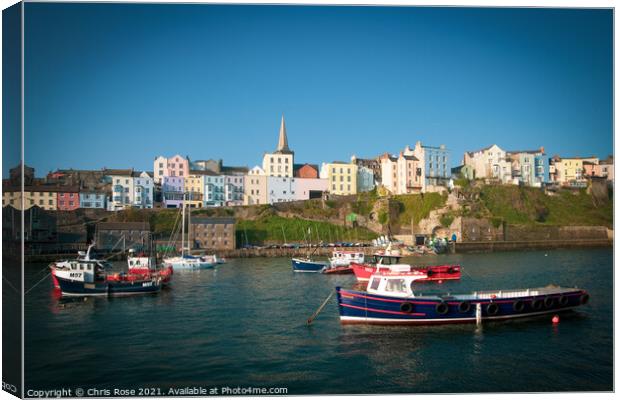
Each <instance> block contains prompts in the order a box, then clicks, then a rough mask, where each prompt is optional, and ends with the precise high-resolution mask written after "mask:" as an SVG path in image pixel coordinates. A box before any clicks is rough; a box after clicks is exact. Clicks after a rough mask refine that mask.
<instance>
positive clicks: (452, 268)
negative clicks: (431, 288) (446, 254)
mask: <svg viewBox="0 0 620 400" xmlns="http://www.w3.org/2000/svg"><path fill="white" fill-rule="evenodd" d="M455 272H456V268H454V267H450V268H448V273H449V274H453V273H455Z"/></svg>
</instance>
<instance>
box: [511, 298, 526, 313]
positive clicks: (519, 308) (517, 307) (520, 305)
mask: <svg viewBox="0 0 620 400" xmlns="http://www.w3.org/2000/svg"><path fill="white" fill-rule="evenodd" d="M524 308H525V303H523V301H522V300H516V301H515V302H514V303H512V309H513V310H514V311H516V312H521V311H523V309H524Z"/></svg>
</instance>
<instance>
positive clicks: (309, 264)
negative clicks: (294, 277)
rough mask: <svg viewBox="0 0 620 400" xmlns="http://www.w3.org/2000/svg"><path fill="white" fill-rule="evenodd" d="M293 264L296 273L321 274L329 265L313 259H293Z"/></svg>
mask: <svg viewBox="0 0 620 400" xmlns="http://www.w3.org/2000/svg"><path fill="white" fill-rule="evenodd" d="M291 262H292V264H293V271H295V272H321V271H322V270H323V269H324V268H325V267H327V263H325V262H321V261H314V260H312V259H311V258H293V259H292V260H291Z"/></svg>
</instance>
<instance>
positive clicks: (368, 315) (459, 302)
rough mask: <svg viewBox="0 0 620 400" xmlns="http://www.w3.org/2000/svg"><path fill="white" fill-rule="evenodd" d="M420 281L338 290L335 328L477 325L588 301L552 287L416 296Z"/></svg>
mask: <svg viewBox="0 0 620 400" xmlns="http://www.w3.org/2000/svg"><path fill="white" fill-rule="evenodd" d="M420 276H421V275H417V276H416V275H411V274H410V275H400V276H399V275H397V274H394V275H391V276H385V275H373V276H372V277H371V279H370V282H369V283H368V288H367V290H366V291H357V290H349V289H343V288H341V287H337V288H336V293H337V299H338V309H339V312H340V322H341V323H342V324H377V325H389V324H411V325H431V324H449V323H476V322H480V321H484V320H506V319H512V318H522V317H530V316H536V315H542V314H549V313H558V312H561V311H567V310H571V309H574V308H576V307H578V306H581V305H584V304H586V303H587V302H588V300H589V298H590V296H589V294H588V292H586V291H585V290H582V289H576V288H574V289H571V288H562V287H557V286H548V287H543V288H533V289H515V290H494V291H476V292H472V293H467V294H454V295H452V294H444V295H437V294H418V293H415V292H414V290H413V287H412V284H413V283H414V282H415V281H416V280H418V279H420ZM422 279H423V278H422Z"/></svg>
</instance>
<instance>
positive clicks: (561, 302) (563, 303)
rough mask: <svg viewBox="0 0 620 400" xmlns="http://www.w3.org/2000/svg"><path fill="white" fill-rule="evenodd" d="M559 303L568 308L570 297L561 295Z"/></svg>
mask: <svg viewBox="0 0 620 400" xmlns="http://www.w3.org/2000/svg"><path fill="white" fill-rule="evenodd" d="M558 303H559V304H560V306H562V307H566V306H567V305H568V297H566V296H564V295H561V296H560V298H559V299H558Z"/></svg>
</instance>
